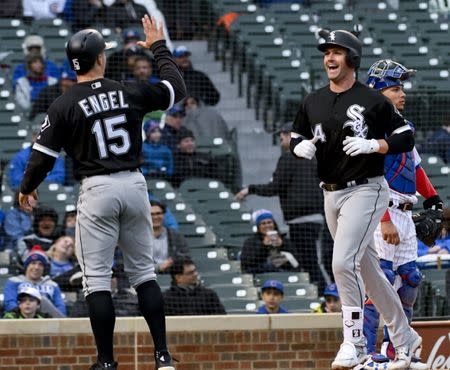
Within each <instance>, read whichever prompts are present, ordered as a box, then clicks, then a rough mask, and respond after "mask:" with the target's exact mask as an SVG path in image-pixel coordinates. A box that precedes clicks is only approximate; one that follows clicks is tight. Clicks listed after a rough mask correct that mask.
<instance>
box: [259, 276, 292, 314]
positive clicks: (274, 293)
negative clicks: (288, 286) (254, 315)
mask: <svg viewBox="0 0 450 370" xmlns="http://www.w3.org/2000/svg"><path fill="white" fill-rule="evenodd" d="M261 298H262V300H263V302H264V304H262V305H261V306H260V307H259V309H258V313H259V314H273V313H289V311H288V310H286V309H285V308H283V307H282V306H281V301H282V300H283V298H284V286H283V283H282V282H281V281H278V280H267V281H266V282H265V283H264V284H263V286H262V287H261Z"/></svg>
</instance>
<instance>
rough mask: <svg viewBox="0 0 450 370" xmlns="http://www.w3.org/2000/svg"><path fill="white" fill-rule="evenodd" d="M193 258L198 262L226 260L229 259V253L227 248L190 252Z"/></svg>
mask: <svg viewBox="0 0 450 370" xmlns="http://www.w3.org/2000/svg"><path fill="white" fill-rule="evenodd" d="M189 255H190V256H191V258H192V259H193V260H194V262H196V261H208V260H216V259H220V260H224V259H228V251H227V250H226V249H225V248H212V249H209V248H202V249H194V250H191V251H189Z"/></svg>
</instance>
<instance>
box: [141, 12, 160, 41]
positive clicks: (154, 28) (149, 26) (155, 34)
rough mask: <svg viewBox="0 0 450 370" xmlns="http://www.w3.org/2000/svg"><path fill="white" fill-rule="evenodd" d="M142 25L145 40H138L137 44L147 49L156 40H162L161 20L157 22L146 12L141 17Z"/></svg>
mask: <svg viewBox="0 0 450 370" xmlns="http://www.w3.org/2000/svg"><path fill="white" fill-rule="evenodd" d="M142 27H143V28H144V34H145V41H138V43H137V44H138V45H139V46H142V47H143V48H146V49H149V48H150V46H151V45H152V44H154V43H155V42H156V41H159V40H164V28H163V24H162V22H159V23H157V22H156V20H155V18H154V17H149V16H148V15H147V14H146V15H145V16H144V18H142Z"/></svg>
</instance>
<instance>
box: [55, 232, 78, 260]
mask: <svg viewBox="0 0 450 370" xmlns="http://www.w3.org/2000/svg"><path fill="white" fill-rule="evenodd" d="M74 248H75V244H74V240H73V238H72V237H71V236H62V237H60V238H59V239H58V240H57V241H56V242H55V254H57V255H58V256H59V258H60V259H64V260H66V259H70V258H72V257H73V252H74Z"/></svg>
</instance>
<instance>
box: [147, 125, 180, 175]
mask: <svg viewBox="0 0 450 370" xmlns="http://www.w3.org/2000/svg"><path fill="white" fill-rule="evenodd" d="M144 132H145V140H144V142H143V143H142V153H141V154H142V165H141V170H142V173H143V175H144V176H146V177H157V178H168V177H170V176H172V174H173V154H172V151H171V150H170V149H169V148H168V147H167V146H166V145H164V144H162V143H161V129H160V128H159V122H157V121H154V120H148V121H146V122H145V123H144Z"/></svg>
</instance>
